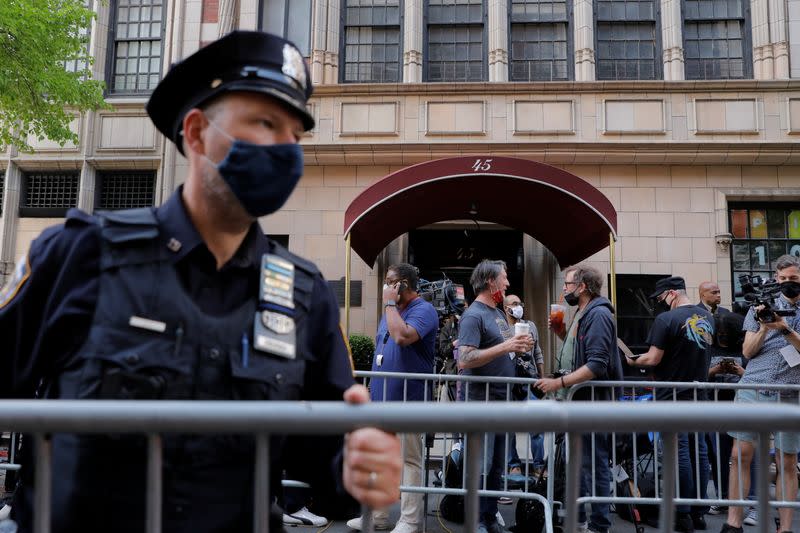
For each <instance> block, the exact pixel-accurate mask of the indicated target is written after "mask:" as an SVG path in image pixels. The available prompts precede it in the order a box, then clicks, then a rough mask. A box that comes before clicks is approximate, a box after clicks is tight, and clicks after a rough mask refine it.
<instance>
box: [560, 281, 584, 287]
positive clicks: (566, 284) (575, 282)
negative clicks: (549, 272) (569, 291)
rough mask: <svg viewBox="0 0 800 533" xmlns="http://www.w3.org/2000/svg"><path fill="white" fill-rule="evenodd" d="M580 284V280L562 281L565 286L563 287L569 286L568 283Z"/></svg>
mask: <svg viewBox="0 0 800 533" xmlns="http://www.w3.org/2000/svg"><path fill="white" fill-rule="evenodd" d="M580 284H581V282H580V281H565V282H564V286H565V287H567V286H569V285H580Z"/></svg>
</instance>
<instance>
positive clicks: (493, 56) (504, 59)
mask: <svg viewBox="0 0 800 533" xmlns="http://www.w3.org/2000/svg"><path fill="white" fill-rule="evenodd" d="M496 63H500V64H503V65H508V50H506V49H505V48H496V49H494V50H492V51H491V52H489V64H490V65H494V64H496Z"/></svg>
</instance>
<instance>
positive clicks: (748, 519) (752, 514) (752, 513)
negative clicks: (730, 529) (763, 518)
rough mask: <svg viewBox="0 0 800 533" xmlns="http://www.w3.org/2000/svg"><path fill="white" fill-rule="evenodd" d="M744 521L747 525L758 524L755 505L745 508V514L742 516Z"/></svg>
mask: <svg viewBox="0 0 800 533" xmlns="http://www.w3.org/2000/svg"><path fill="white" fill-rule="evenodd" d="M744 523H745V524H747V525H748V526H757V525H758V511H757V510H756V508H755V507H751V508H750V509H748V510H747V516H745V517H744Z"/></svg>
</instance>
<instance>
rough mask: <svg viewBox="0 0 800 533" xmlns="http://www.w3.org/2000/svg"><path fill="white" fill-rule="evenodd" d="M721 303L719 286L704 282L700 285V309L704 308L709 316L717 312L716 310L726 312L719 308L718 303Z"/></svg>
mask: <svg viewBox="0 0 800 533" xmlns="http://www.w3.org/2000/svg"><path fill="white" fill-rule="evenodd" d="M721 301H722V294H721V293H720V290H719V285H717V284H716V283H714V282H713V281H704V282H703V283H701V284H700V303H699V304H698V305H699V306H701V307H705V308H706V309H708V310H709V311H711V314H714V313H716V312H717V308H719V310H720V311H727V309H724V308H722V307H719V304H720V302H721Z"/></svg>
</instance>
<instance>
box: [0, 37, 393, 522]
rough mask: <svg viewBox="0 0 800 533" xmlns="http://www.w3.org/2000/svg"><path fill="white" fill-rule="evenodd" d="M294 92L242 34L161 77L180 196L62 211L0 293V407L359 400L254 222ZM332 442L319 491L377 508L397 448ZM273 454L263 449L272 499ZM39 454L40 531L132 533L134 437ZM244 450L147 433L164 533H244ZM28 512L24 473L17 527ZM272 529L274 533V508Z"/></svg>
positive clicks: (139, 482)
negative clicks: (154, 442)
mask: <svg viewBox="0 0 800 533" xmlns="http://www.w3.org/2000/svg"><path fill="white" fill-rule="evenodd" d="M311 92H312V87H311V83H310V79H309V72H308V68H307V67H306V64H305V62H304V60H303V58H302V56H301V55H300V52H299V51H298V50H297V48H296V47H295V46H294V45H293V44H291V43H289V42H288V41H285V40H284V39H281V38H279V37H275V36H272V35H268V34H265V33H260V32H233V33H231V34H229V35H227V36H225V37H223V38H222V39H220V40H219V41H216V42H214V43H211V44H209V45H208V46H206V47H204V48H202V49H201V50H199V51H198V52H196V53H195V54H193V55H191V56H190V57H188V58H186V59H185V60H184V61H182V62H180V63H178V64H177V65H175V66H174V67H173V68H172V69H171V70H170V72H169V73H168V74H167V75H166V76H165V77H164V79H163V80H162V81H161V83H160V84H159V85H158V87H156V89H155V91H154V92H153V94H152V96H151V98H150V101H149V102H148V104H147V112H148V114H149V115H150V117H151V119H152V120H153V123H154V124H155V125H156V127H157V128H158V129H159V131H161V132H162V133H163V134H164V135H165V136H166V137H167V138H168V139H170V140H171V141H172V142H174V143H175V144H176V145H177V147H178V149H179V150H180V151H181V153H183V154H184V155H185V156H186V158H187V159H188V162H189V170H188V177H187V179H186V182H185V184H184V185H183V186H182V187H180V188H179V189H178V190H177V191H176V192H175V194H173V195H172V197H171V198H170V199H169V200H168V201H167V202H166V203H165V204H164V205H162V206H160V207H159V208H157V209H150V208H147V209H139V210H129V211H118V212H108V213H104V214H98V215H96V216H90V215H87V214H85V213H83V212H81V211H78V210H75V209H73V210H70V211H69V213H68V214H67V219H66V222H65V223H64V224H63V225H60V226H57V227H53V228H49V229H47V230H45V231H44V232H43V233H42V235H41V236H40V237H39V238H37V239H36V240H35V241H34V242H33V244H32V245H31V248H30V252H29V253H28V256H27V257H26V258H25V259H24V260H22V261H21V262H20V263H19V265H18V267H17V270H16V271H15V273H14V274H13V275H12V277H11V279H10V281H9V282H8V284H7V285H6V287H5V288H4V290H3V291H2V292H0V338H2V339H5V342H4V343H3V344H4V346H3V348H2V351H0V395H1V396H2V397H5V398H30V397H34V396H37V395H38V396H39V397H45V398H53V399H60V398H63V399H73V398H76V399H181V400H188V399H211V400H227V399H239V400H301V399H302V400H335V399H341V398H342V397H344V398H345V400H347V401H348V402H351V403H363V402H366V401H368V396H369V395H368V393H367V391H366V389H365V388H363V387H361V386H356V385H354V384H353V383H354V382H353V377H352V367H351V363H350V360H349V357H348V350H347V346H346V343H345V340H344V338H343V335H342V332H341V329H340V327H339V312H338V306H337V304H336V301H335V299H334V296H333V294H332V291H331V290H330V288H329V287H328V286H327V284H326V282H325V280H324V279H323V277H322V275H321V274H320V272H319V271H318V270H317V268H316V267H315V265H314V264H312V263H310V262H308V261H305V260H303V259H302V258H300V257H297V256H295V255H293V254H291V253H289V252H288V251H287V250H286V249H285V248H282V247H281V246H279V245H278V244H276V243H274V242H273V241H271V240H269V239H267V238H266V237H265V236H264V234H263V233H262V231H261V229H260V227H259V225H258V222H257V219H258V218H259V217H262V216H265V215H268V214H270V213H273V212H275V211H277V210H278V209H280V208H281V206H282V205H283V204H284V202H285V201H286V199H287V198H288V197H289V195H290V194H291V192H292V190H293V189H294V187H295V185H296V184H297V182H298V180H299V179H300V176H301V174H302V170H303V152H302V149H301V148H300V147H299V146H298V142H299V140H300V138H301V137H302V135H303V132H305V131H307V130H309V129H311V128H312V127H313V125H314V120H313V118H312V117H311V115H310V114H309V113H308V111H307V109H306V102H307V100H308V98H309V97H310V96H311ZM345 442H346V444H345V449H344V460H343V466H342V461H341V460H339V461H337V457H334V455H337V454H336V452H335V451H334V452H333V453H330V454H329V456H328V457H327V458H326V462H327V465H328V467H329V468H327V471H329V472H330V473H331V474H330V476H329V477H334V478H335V477H338V475H335V474H334V472H335V471H336V470H335V469H336V468H338V470H339V471H341V472H342V479H338V480H336V479H330V483H331V484H333V483H334V482H336V483H338V484H340V485H342V486H343V487H344V488H345V489H347V491H348V492H349V493H350V494H352V495H353V496H354V497H355V498H356V499H358V500H359V501H360V502H361V503H363V504H366V505H369V506H371V507H383V506H386V505H389V504H391V503H393V502H394V501H396V500H397V498H398V497H399V477H400V469H401V464H402V463H401V459H400V445H399V441H398V440H397V438H396V437H394V436H392V435H389V434H387V433H384V432H382V431H379V430H377V429H371V428H367V429H362V430H358V431H355V432H353V433H351V434H350V435H349V436H348V438H347V439H346V440H345ZM284 445H285V440H284V439H277V438H276V440H275V441H274V442H273V445H272V446H271V450H272V452H273V457H272V468H271V472H273V473H275V477H274V478H273V480H272V484H273V494H274V493H275V492H274V491H275V489H277V487H278V486H279V479H278V477H277V476H279V475H280V470H281V467H280V456H281V455H282V454H283V451H284V449H285V446H284ZM52 447H53V458H52V460H53V472H54V475H53V486H52V497H53V505H52V528H53V529H52V531H55V532H61V531H64V532H66V531H117V532H127V531H137V532H138V531H142V530H143V524H144V503H145V490H144V482H145V480H144V473H145V472H146V468H145V465H146V457H145V451H144V446H143V443H142V440H141V437H128V436H102V437H87V436H78V435H66V434H63V435H54V436H53V438H52ZM253 448H254V446H253V442H252V439H251V438H249V437H230V436H177V435H175V436H173V435H167V436H165V437H164V480H163V483H164V502H163V503H164V505H163V521H164V522H163V530H164V531H170V532H192V533H196V532H205V531H208V532H210V531H245V530H248V529H252V520H253V504H252V500H253V497H252V493H253V472H252V468H253ZM26 464H28V465H30V464H32V463H31V462H30V458H29V460H28V462H27V463H26ZM337 465H338V466H337ZM264 503H265V504H267V502H264ZM35 512H36V510H35V509H33V474H32V472H31V468H24V469H23V482H22V485H21V487H20V489H19V490H18V491H17V495H16V500H15V503H14V506H13V515H14V516H13V517H14V518H15V519H16V520H17V521H18V523H19V526H20V531H22V532H26V531H30V530H31V527H32V517H33V514H34V513H35ZM271 526H272V528H273V531H281V527H282V526H281V514H280V512H279V511H277V510H275V512H273V514H272V519H271Z"/></svg>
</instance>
